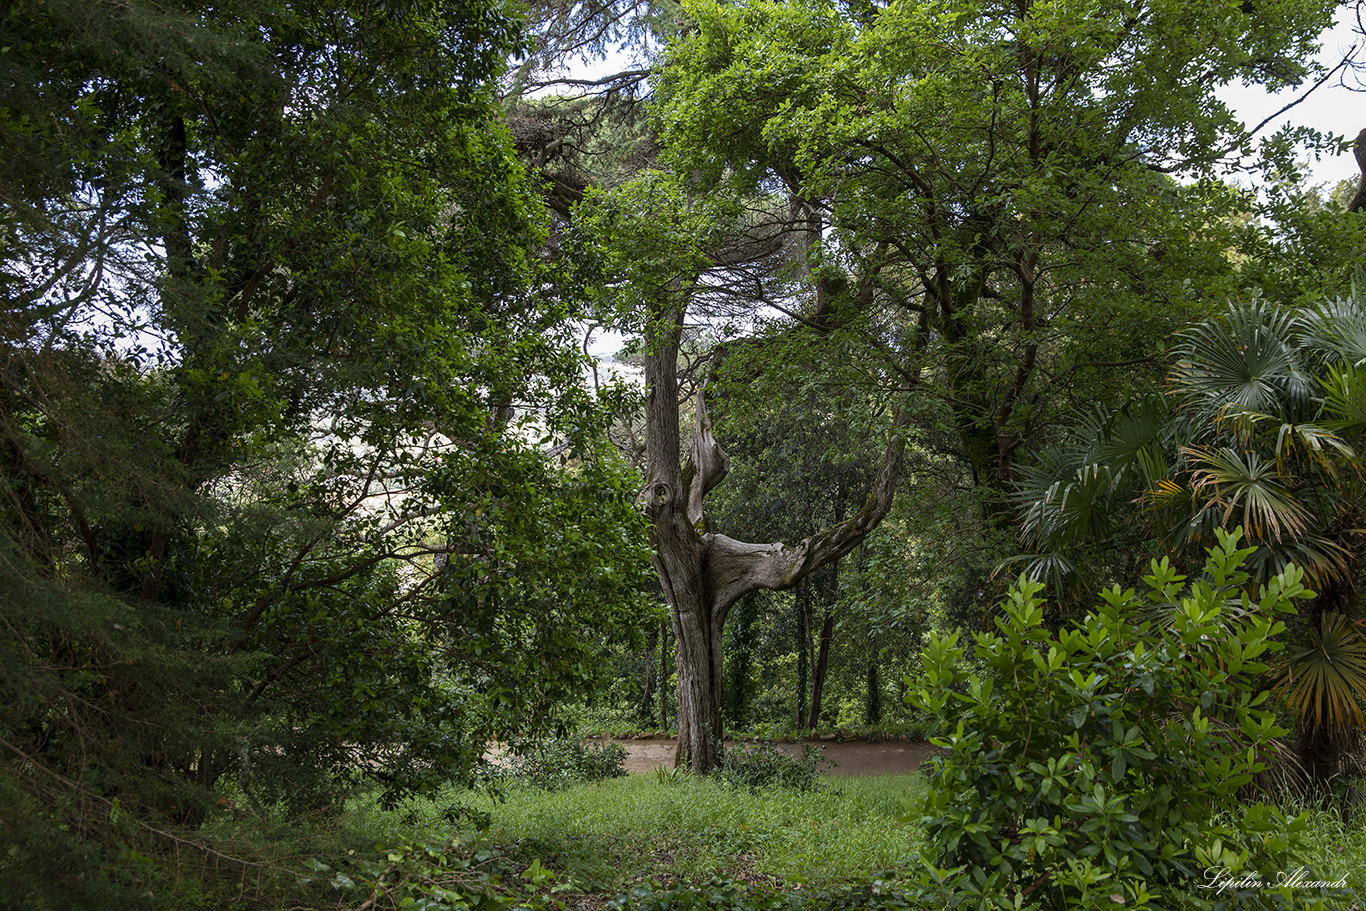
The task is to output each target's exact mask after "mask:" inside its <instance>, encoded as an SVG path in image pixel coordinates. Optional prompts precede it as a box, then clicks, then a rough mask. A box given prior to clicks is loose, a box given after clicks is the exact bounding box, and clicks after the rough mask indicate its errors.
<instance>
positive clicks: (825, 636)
mask: <svg viewBox="0 0 1366 911" xmlns="http://www.w3.org/2000/svg"><path fill="white" fill-rule="evenodd" d="M839 567H840V564H839V561H838V560H836V561H834V562H833V563H831V564H830V577H829V579H828V581H827V584H826V585H824V586H820V588H821V590H822V593H823V595H824V597H823V598H822V600H823V601H824V602H825V611H824V613H825V618H824V620H823V622H822V623H821V639H820V646H819V650H818V651H817V653H816V667H815V670H814V671H813V672H812V674H811V714H810V715H809V716H808V717H807V719H806V726H807V727H808V728H814V727H816V724H817V722H819V721H820V717H821V695H822V693H823V692H824V691H825V674H826V671H827V670H828V669H829V666H830V640H831V638H833V636H834V634H835V600H836V598H838V597H839Z"/></svg>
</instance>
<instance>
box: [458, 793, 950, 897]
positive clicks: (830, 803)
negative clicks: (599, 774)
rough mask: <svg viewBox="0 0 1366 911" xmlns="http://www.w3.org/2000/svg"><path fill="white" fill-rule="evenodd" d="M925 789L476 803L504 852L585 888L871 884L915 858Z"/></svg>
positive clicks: (582, 796)
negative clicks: (702, 881) (710, 882)
mask: <svg viewBox="0 0 1366 911" xmlns="http://www.w3.org/2000/svg"><path fill="white" fill-rule="evenodd" d="M924 789H925V782H924V779H923V778H921V777H919V776H915V775H904V776H882V777H876V778H849V779H842V780H839V781H837V782H832V781H827V782H826V783H825V784H824V785H823V787H822V788H821V790H819V791H815V792H810V793H802V792H797V791H790V790H785V789H777V788H774V789H766V790H763V791H758V792H754V791H747V790H743V789H738V788H733V787H728V786H725V785H721V784H718V783H715V782H711V781H705V780H698V779H695V778H691V777H686V776H683V777H679V778H676V779H673V780H668V781H665V780H661V779H660V778H659V777H656V776H652V775H633V776H630V777H629V778H622V779H616V780H614V781H609V782H604V783H602V784H597V785H582V786H579V787H574V788H568V789H566V790H563V791H557V792H554V793H550V794H545V793H538V792H534V791H512V792H510V793H509V794H508V797H507V800H506V801H505V802H503V803H495V802H494V801H492V800H490V799H488V798H477V799H475V800H474V801H472V802H473V803H474V804H475V805H476V806H478V807H479V808H480V809H483V810H485V811H488V812H489V813H491V814H492V817H493V825H492V826H491V827H490V829H489V832H488V837H489V839H490V840H491V841H492V842H493V843H494V845H496V846H498V847H499V848H500V849H502V850H504V851H506V852H507V853H508V854H510V855H513V856H515V857H517V858H518V859H519V860H521V861H522V862H523V863H530V862H531V861H532V860H534V859H539V860H540V861H541V864H542V865H543V866H545V867H548V868H550V869H553V870H555V871H556V872H557V873H560V874H561V875H562V876H565V877H567V878H569V879H570V880H572V881H573V882H574V883H575V884H576V885H577V886H579V887H580V888H584V889H591V890H595V891H596V890H615V889H620V888H622V887H624V886H627V885H629V884H631V883H634V882H637V881H641V880H644V879H647V878H651V877H653V878H655V879H657V880H660V881H677V880H689V879H696V878H701V877H705V876H709V875H712V874H716V873H727V874H728V875H730V876H733V877H736V878H745V879H753V880H755V881H762V882H767V883H770V884H773V885H778V886H782V885H785V884H798V883H800V884H807V883H816V882H820V881H826V880H846V879H856V878H862V877H866V876H868V875H870V874H871V873H873V872H875V871H877V870H881V869H885V868H888V867H891V866H893V865H895V864H896V863H897V862H899V861H902V860H905V859H906V858H908V857H910V856H912V855H913V854H914V853H915V851H916V849H917V846H918V844H919V841H920V832H919V830H918V828H917V826H916V824H915V822H914V820H915V819H916V818H917V817H918V815H919V805H920V798H921V795H923V793H924Z"/></svg>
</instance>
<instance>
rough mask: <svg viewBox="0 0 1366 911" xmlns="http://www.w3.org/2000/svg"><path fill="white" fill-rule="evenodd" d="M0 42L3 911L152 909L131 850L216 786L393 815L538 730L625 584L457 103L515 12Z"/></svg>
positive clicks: (511, 233)
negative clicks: (366, 793) (113, 822)
mask: <svg viewBox="0 0 1366 911" xmlns="http://www.w3.org/2000/svg"><path fill="white" fill-rule="evenodd" d="M0 28H3V36H0V37H2V39H3V40H0V44H2V45H3V47H4V50H3V55H2V56H0V84H3V95H4V98H5V105H4V107H3V108H0V150H3V155H4V165H5V166H4V167H3V168H0V199H3V210H0V285H2V286H3V291H4V295H5V305H4V309H3V311H0V620H2V621H3V624H4V634H3V636H0V665H2V667H0V705H2V706H3V708H0V755H2V757H3V758H0V800H3V814H4V815H5V816H6V817H7V818H11V817H12V818H15V819H24V820H26V822H25V825H24V826H22V827H9V826H7V827H5V830H4V835H3V839H4V848H3V849H2V850H0V878H3V879H4V881H5V882H6V887H5V891H6V893H7V894H8V895H11V896H17V899H16V900H18V901H20V902H25V903H28V904H30V905H32V906H41V904H42V903H43V902H44V901H49V902H52V903H54V906H63V907H85V906H91V905H92V903H95V902H96V901H97V898H96V896H101V895H104V896H105V897H110V896H117V895H118V894H119V890H120V888H122V887H123V886H127V887H128V888H130V889H132V890H134V891H133V892H132V893H129V894H137V895H142V894H143V893H147V894H149V895H155V896H156V898H155V899H151V898H149V899H146V900H145V902H144V900H143V899H138V901H139V902H143V903H153V904H154V903H155V902H156V901H160V900H162V898H163V893H162V892H161V890H160V889H159V888H152V889H149V888H147V887H146V886H147V883H149V882H151V881H153V880H155V876H156V874H155V872H154V870H155V867H156V864H157V863H158V862H159V860H158V858H164V857H166V856H167V855H166V853H165V852H174V851H175V850H176V849H177V846H178V845H179V846H180V847H184V846H185V845H189V844H190V843H189V842H185V841H184V840H183V839H182V840H181V841H180V842H177V841H175V840H174V839H172V838H170V837H163V835H164V833H165V831H166V829H167V828H168V827H174V826H176V825H181V824H184V825H190V826H195V825H198V824H199V823H201V822H202V821H204V820H205V819H206V818H207V816H208V814H209V812H210V810H211V809H212V808H213V807H215V806H216V805H218V803H219V801H226V800H228V798H226V797H223V796H222V791H221V788H222V787H224V786H226V787H228V789H229V790H230V791H231V792H232V793H233V799H235V800H236V801H237V802H238V803H239V804H240V805H241V806H242V807H243V808H244V809H245V810H247V811H249V812H263V811H264V810H266V809H267V808H269V807H270V806H271V805H272V804H275V803H276V802H280V803H281V804H282V805H283V806H284V807H285V808H287V810H288V811H289V812H291V813H299V812H303V811H307V810H312V809H317V808H323V807H327V806H330V805H334V804H335V803H336V802H337V801H338V800H339V799H340V797H341V796H342V794H344V793H345V790H346V789H347V788H349V787H351V786H353V785H356V784H358V783H362V782H371V783H375V784H378V785H379V786H380V787H381V788H382V789H383V793H384V794H385V795H386V797H387V799H398V798H400V797H402V796H403V795H406V794H410V793H414V792H430V791H432V790H433V789H435V788H436V787H438V786H440V785H442V784H444V783H446V782H449V781H451V780H452V779H457V780H463V779H468V778H469V776H470V775H471V773H472V770H473V768H474V767H475V766H476V765H477V764H478V763H479V762H480V761H481V756H482V754H483V752H484V746H485V744H486V743H487V742H488V741H489V740H492V739H495V738H498V737H508V736H510V735H511V734H513V733H515V732H521V733H526V734H529V735H532V734H535V733H536V732H537V731H544V730H547V729H549V728H551V727H553V726H554V721H555V712H556V708H557V706H559V705H561V704H563V703H564V702H565V701H567V700H568V699H570V698H571V697H576V696H578V695H579V694H581V693H582V692H584V691H585V690H586V689H589V688H591V687H592V686H593V685H594V683H595V682H596V681H597V680H598V679H600V676H601V669H602V665H601V662H600V661H599V660H598V656H599V652H600V650H601V648H602V643H603V641H604V636H603V635H600V634H592V633H590V634H587V635H585V633H584V631H585V629H588V630H593V631H599V632H605V631H606V630H608V629H611V630H613V631H614V632H615V633H616V634H617V635H620V633H621V632H623V631H624V632H626V633H627V637H628V639H629V636H630V632H629V631H630V630H631V628H632V626H633V622H634V621H633V617H634V614H635V610H636V608H635V605H636V593H637V591H638V588H639V585H640V583H641V581H642V578H641V570H642V568H643V567H644V559H643V557H644V554H643V551H642V549H641V546H640V543H639V542H640V539H641V527H640V521H639V517H638V515H637V513H636V510H635V509H634V507H633V505H632V503H631V498H632V495H633V490H632V481H631V479H630V477H629V476H628V475H627V474H626V473H625V471H624V469H623V468H622V467H621V466H620V464H619V462H618V460H617V458H616V457H615V455H614V454H613V453H612V452H611V451H610V450H609V449H608V448H607V447H605V446H604V445H603V444H602V443H601V442H600V431H601V430H602V428H603V426H604V425H605V421H606V418H605V417H604V412H603V410H602V409H601V407H600V403H599V402H598V401H597V400H596V399H595V398H594V397H593V396H592V395H590V394H588V393H586V392H585V391H584V389H583V384H582V356H581V355H580V354H579V353H578V351H577V348H576V341H575V338H574V336H573V334H572V331H571V326H570V320H571V319H572V318H573V317H574V315H575V313H576V308H578V307H579V306H580V302H579V301H578V298H577V296H576V292H575V290H574V287H573V284H572V281H569V280H568V279H566V277H565V276H564V275H562V274H561V273H560V271H559V270H558V267H556V266H554V265H553V264H551V263H549V262H548V261H546V260H544V259H542V258H541V257H540V246H541V243H542V241H543V239H544V229H543V220H544V219H543V213H542V210H541V207H540V205H539V203H538V201H537V199H536V196H535V193H534V188H533V185H532V183H531V182H530V181H529V180H528V178H527V175H526V172H525V170H524V169H523V167H522V166H521V164H520V163H519V162H518V161H517V159H516V157H515V155H514V154H513V150H512V145H511V141H510V138H509V136H508V134H507V131H506V129H505V128H504V127H503V125H502V122H501V112H500V109H499V108H498V105H497V99H496V96H495V94H494V92H493V90H492V87H491V86H492V80H493V79H494V77H495V76H496V75H497V73H498V72H499V71H500V69H501V67H502V66H503V64H504V60H505V57H506V55H507V54H509V53H510V52H511V51H512V50H513V48H514V47H515V46H516V42H517V40H518V38H517V35H518V23H517V21H516V19H515V17H514V16H512V15H511V13H510V12H509V11H507V10H504V9H503V8H502V7H501V6H498V5H492V4H484V3H482V2H478V0H475V2H471V3H455V4H439V5H433V4H428V3H421V2H413V3H408V2H390V3H387V4H382V5H381V6H380V7H378V8H376V7H374V6H373V5H372V4H369V3H364V2H359V3H350V2H345V0H337V2H316V3H307V2H305V3H293V2H291V3H288V4H285V3H272V2H265V0H261V2H257V0H241V2H231V3H228V4H216V5H214V7H213V9H212V10H209V9H206V8H204V7H203V6H202V5H201V4H198V3H162V2H140V0H139V2H132V3H125V2H117V3H116V2H87V0H79V2H76V0H53V2H36V0H35V2H20V3H14V4H7V5H6V7H5V9H4V11H3V13H0ZM215 786H217V787H218V788H219V790H217V791H216V790H214V788H215ZM111 817H117V818H118V819H120V820H121V822H120V824H119V825H117V826H114V827H111V826H110V824H109V820H110V818H111ZM158 833H162V834H158ZM190 848H191V849H190V850H189V852H188V855H193V856H200V855H196V853H195V852H196V850H197V848H195V847H194V846H193V845H191V846H190ZM120 852H123V853H120ZM128 852H136V853H137V854H138V856H143V857H150V858H152V860H151V861H149V862H148V864H129V863H123V864H119V863H117V862H116V858H119V857H127V856H128ZM203 856H204V857H207V856H208V855H203ZM187 862H188V861H187ZM67 869H91V870H94V869H104V870H108V871H110V872H109V874H108V875H109V880H108V881H101V880H100V878H98V877H95V876H93V875H92V876H91V877H88V878H86V877H80V876H75V877H73V876H70V875H65V874H64V873H62V872H61V871H63V870H67ZM237 869H238V871H239V872H240V871H241V869H242V868H241V867H239V868H237ZM149 877H150V879H148V878H149ZM188 878H191V879H192V878H193V877H192V876H191V877H188ZM144 879H146V882H143V884H142V885H139V882H140V881H143V880H144ZM110 900H117V899H116V898H111V899H110ZM166 900H168V901H169V900H170V899H169V897H168V898H166Z"/></svg>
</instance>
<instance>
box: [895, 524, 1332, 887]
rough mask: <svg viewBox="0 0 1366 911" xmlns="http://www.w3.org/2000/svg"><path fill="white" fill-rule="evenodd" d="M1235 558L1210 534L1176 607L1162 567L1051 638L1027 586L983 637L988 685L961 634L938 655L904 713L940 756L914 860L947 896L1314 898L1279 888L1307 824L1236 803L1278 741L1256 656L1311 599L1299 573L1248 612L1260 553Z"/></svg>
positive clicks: (933, 653)
mask: <svg viewBox="0 0 1366 911" xmlns="http://www.w3.org/2000/svg"><path fill="white" fill-rule="evenodd" d="M1238 538H1239V536H1238V534H1237V533H1235V534H1233V535H1227V534H1224V533H1223V532H1220V533H1219V545H1218V546H1217V547H1216V548H1213V549H1211V550H1210V551H1209V559H1208V562H1207V563H1206V565H1205V574H1204V576H1203V577H1202V578H1200V579H1198V580H1197V581H1194V582H1192V583H1191V584H1190V585H1189V586H1188V587H1186V588H1184V589H1183V587H1182V582H1183V581H1184V580H1185V577H1184V576H1180V575H1177V573H1176V572H1175V570H1173V569H1172V568H1171V567H1170V566H1168V564H1167V563H1166V561H1165V560H1164V561H1163V562H1161V563H1157V562H1156V561H1154V563H1153V568H1152V574H1151V575H1149V576H1147V577H1145V579H1144V582H1145V583H1146V591H1145V592H1144V593H1143V594H1142V595H1135V593H1134V592H1133V590H1129V591H1123V592H1121V591H1120V590H1119V588H1118V586H1116V587H1115V588H1113V589H1111V590H1109V591H1107V592H1104V593H1103V595H1102V597H1103V602H1104V603H1102V604H1101V605H1100V606H1099V607H1098V608H1097V609H1096V610H1095V612H1093V613H1091V614H1089V615H1088V616H1087V617H1086V618H1085V620H1084V621H1082V622H1081V623H1080V624H1077V625H1074V626H1067V627H1064V628H1062V629H1060V630H1059V631H1058V632H1057V633H1056V634H1055V633H1053V632H1050V631H1049V630H1048V629H1047V628H1046V627H1045V625H1044V605H1043V603H1042V601H1041V599H1039V598H1038V597H1037V594H1038V592H1039V590H1040V588H1041V586H1040V585H1038V584H1036V583H1033V582H1030V581H1028V580H1026V579H1024V578H1021V580H1020V581H1019V582H1018V583H1017V585H1016V587H1015V588H1014V589H1013V590H1012V591H1011V593H1010V596H1009V599H1008V603H1007V604H1006V605H1005V607H1004V611H1003V613H1002V615H1001V616H1000V617H999V618H998V619H997V620H996V626H997V628H998V631H997V632H994V633H979V634H977V635H976V642H975V646H974V648H973V655H974V656H975V658H976V661H977V663H978V666H979V667H980V669H981V672H980V674H976V675H969V674H968V673H966V672H965V671H964V669H963V668H962V663H961V662H960V660H959V659H960V658H962V657H963V655H964V653H965V651H966V649H965V648H964V647H962V646H959V645H958V636H957V635H956V634H954V635H948V636H935V637H933V638H932V639H931V641H930V643H929V645H928V646H927V647H926V649H925V652H924V662H923V667H924V681H923V685H921V686H920V687H919V688H918V690H917V691H916V692H914V693H913V695H912V696H911V697H910V700H911V701H913V702H915V703H916V704H918V705H919V706H920V707H922V708H923V709H925V710H927V711H928V712H930V713H931V714H932V715H934V716H936V717H937V719H938V733H940V734H941V736H940V737H939V738H936V740H935V742H936V743H938V744H939V745H941V746H944V747H947V748H948V750H949V753H948V754H947V755H946V756H943V757H941V758H939V759H937V760H935V762H934V766H933V768H934V770H933V777H932V780H931V784H930V796H929V798H928V799H927V801H926V805H925V806H926V812H927V816H926V818H925V820H924V825H925V829H926V850H925V854H926V857H927V858H928V859H931V860H933V861H935V862H936V863H937V865H938V866H939V867H940V868H941V870H940V872H939V873H938V874H936V875H937V877H940V878H944V879H947V880H948V881H949V883H950V885H951V888H952V890H953V891H954V892H956V893H957V894H958V895H959V896H961V897H965V898H970V899H971V900H972V901H971V903H972V904H974V905H975V906H976V907H978V908H989V907H1004V906H1010V907H1018V905H1017V902H1019V903H1021V904H1024V905H1028V906H1034V907H1044V908H1058V909H1062V908H1067V909H1077V908H1107V909H1108V908H1113V907H1114V906H1115V905H1116V904H1122V905H1124V906H1125V907H1136V906H1144V905H1150V906H1159V905H1160V906H1162V907H1187V908H1213V907H1226V906H1228V905H1229V903H1230V902H1231V903H1233V904H1235V905H1237V906H1238V907H1240V908H1242V907H1247V908H1254V907H1255V908H1262V907H1291V906H1293V907H1306V906H1308V904H1309V903H1310V901H1311V899H1312V897H1313V896H1312V895H1311V893H1310V892H1309V891H1308V890H1305V889H1291V888H1279V889H1278V888H1275V886H1276V884H1277V879H1278V874H1280V873H1282V872H1283V873H1284V874H1290V873H1293V871H1294V870H1295V869H1296V865H1295V864H1294V863H1293V862H1292V861H1291V860H1290V859H1289V856H1288V848H1289V847H1290V846H1291V843H1292V840H1293V839H1295V838H1296V833H1297V832H1298V831H1299V830H1300V829H1301V828H1302V827H1303V826H1304V823H1305V817H1304V816H1300V817H1298V818H1286V817H1285V816H1284V815H1283V814H1282V813H1281V812H1280V811H1279V810H1277V809H1276V808H1274V807H1271V806H1266V805H1264V804H1261V803H1252V802H1249V801H1245V800H1244V799H1243V798H1244V797H1245V796H1246V795H1245V791H1246V788H1247V786H1248V784H1249V783H1250V782H1251V781H1252V778H1253V776H1254V775H1255V774H1256V773H1258V772H1259V771H1260V770H1262V768H1263V767H1264V761H1263V752H1264V751H1265V750H1266V749H1267V748H1268V747H1269V745H1270V743H1271V741H1272V740H1273V739H1275V738H1278V737H1280V736H1283V735H1284V734H1285V733H1286V732H1285V730H1284V729H1282V728H1279V727H1278V726H1277V725H1276V718H1275V715H1274V714H1273V711H1272V710H1271V708H1270V707H1269V706H1268V702H1267V699H1268V694H1267V692H1266V689H1265V686H1263V685H1262V683H1261V681H1262V680H1263V675H1264V674H1265V673H1266V671H1267V665H1266V664H1264V663H1263V662H1262V661H1261V660H1260V659H1261V656H1263V655H1264V654H1266V653H1267V652H1269V651H1272V650H1275V649H1276V648H1278V646H1276V645H1275V643H1274V640H1273V637H1274V636H1275V635H1276V634H1277V633H1280V632H1281V631H1282V630H1283V629H1284V624H1283V623H1281V622H1280V621H1279V620H1277V619H1276V617H1277V615H1278V614H1285V613H1291V612H1293V607H1292V602H1293V601H1295V600H1297V599H1301V598H1307V597H1311V596H1312V595H1311V593H1309V592H1306V591H1305V590H1304V588H1303V586H1302V585H1301V584H1300V580H1301V573H1300V571H1299V570H1298V569H1296V568H1295V567H1293V566H1292V567H1290V568H1289V569H1287V570H1286V572H1285V573H1283V574H1282V575H1280V576H1278V577H1276V578H1275V579H1273V580H1272V581H1271V582H1270V583H1269V584H1268V585H1266V586H1263V587H1262V588H1261V590H1260V593H1259V596H1258V598H1257V600H1256V601H1253V600H1252V599H1251V598H1249V597H1248V595H1246V594H1245V593H1244V592H1243V589H1244V586H1246V584H1247V581H1248V576H1247V574H1246V573H1244V572H1243V571H1242V569H1241V566H1242V562H1243V561H1244V560H1245V559H1246V558H1247V556H1248V555H1249V554H1251V553H1252V550H1251V549H1244V550H1240V549H1238V547H1237V543H1238ZM1307 878H1308V879H1314V878H1315V877H1313V876H1310V877H1307ZM1263 883H1265V884H1266V885H1265V886H1263V885H1262V884H1263ZM1210 885H1223V886H1224V887H1225V888H1223V889H1222V890H1219V889H1216V888H1202V887H1208V886H1210Z"/></svg>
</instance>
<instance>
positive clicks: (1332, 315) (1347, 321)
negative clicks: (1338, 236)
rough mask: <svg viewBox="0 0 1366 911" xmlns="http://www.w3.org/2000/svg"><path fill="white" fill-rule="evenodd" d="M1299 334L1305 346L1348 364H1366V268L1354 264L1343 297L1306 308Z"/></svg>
mask: <svg viewBox="0 0 1366 911" xmlns="http://www.w3.org/2000/svg"><path fill="white" fill-rule="evenodd" d="M1300 333H1301V335H1302V336H1303V338H1304V342H1305V344H1306V346H1307V347H1309V348H1312V349H1318V350H1321V351H1325V352H1329V353H1330V354H1331V355H1332V356H1334V357H1336V358H1337V359H1339V360H1341V361H1342V362H1344V363H1346V365H1347V366H1348V367H1353V368H1358V369H1359V368H1362V367H1366V268H1363V267H1361V266H1357V269H1356V277H1355V279H1354V280H1353V281H1352V291H1351V293H1350V294H1348V295H1347V296H1346V297H1339V298H1335V299H1333V300H1331V301H1330V300H1324V301H1320V302H1319V303H1317V304H1315V305H1313V306H1311V307H1309V308H1308V309H1307V310H1306V311H1305V313H1304V314H1303V316H1302V317H1301V319H1300Z"/></svg>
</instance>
